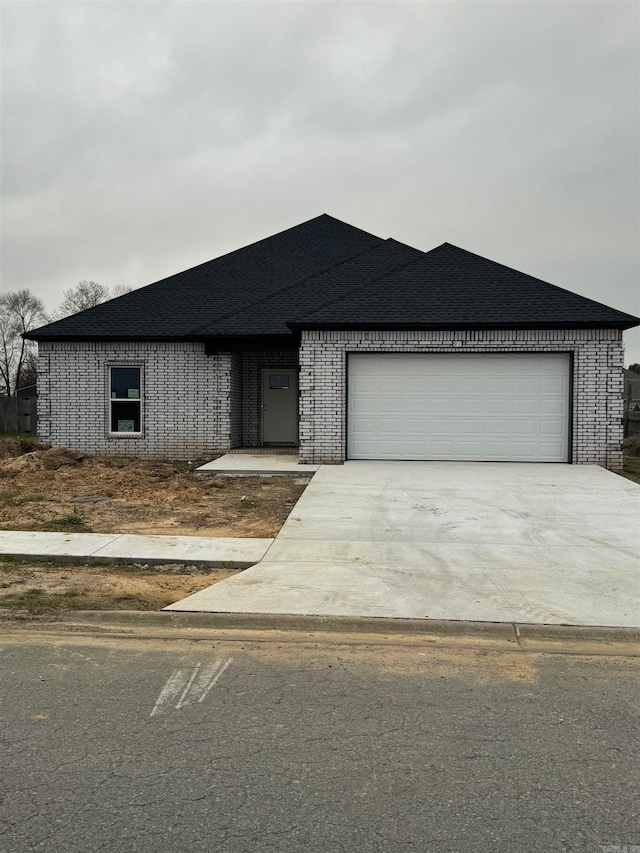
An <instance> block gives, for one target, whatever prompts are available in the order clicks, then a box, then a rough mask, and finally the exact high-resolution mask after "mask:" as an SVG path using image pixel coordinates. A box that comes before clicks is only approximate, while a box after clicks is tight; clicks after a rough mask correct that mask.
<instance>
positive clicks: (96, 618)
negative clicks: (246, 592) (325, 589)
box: [60, 610, 640, 654]
mask: <svg viewBox="0 0 640 853" xmlns="http://www.w3.org/2000/svg"><path fill="white" fill-rule="evenodd" d="M60 621H62V622H63V623H67V624H75V625H79V624H83V625H95V626H103V627H106V628H116V629H117V628H124V629H127V628H128V629H132V628H165V629H170V630H175V629H192V630H193V629H196V630H198V629H199V630H203V629H205V630H207V629H208V630H221V629H224V630H229V629H231V630H237V631H299V632H300V631H302V632H321V633H337V634H347V633H349V634H380V635H388V634H392V635H393V634H395V635H400V634H414V635H423V636H427V635H437V636H443V637H480V638H484V639H501V640H509V641H512V642H514V643H517V644H518V645H521V644H522V642H523V641H524V642H525V643H527V642H528V641H532V642H534V643H535V642H549V641H564V642H597V643H626V644H634V643H639V644H640V628H623V627H614V626H611V627H607V626H598V625H595V626H587V625H535V624H522V623H513V622H467V621H453V620H445V619H389V618H387V617H349V616H327V617H325V616H295V615H280V614H263V613H188V612H179V613H172V612H167V611H162V612H150V611H137V610H119V611H108V610H84V611H83V610H80V611H76V612H74V613H68V614H65V615H64V616H62V618H61V620H60ZM638 654H640V645H639V647H638Z"/></svg>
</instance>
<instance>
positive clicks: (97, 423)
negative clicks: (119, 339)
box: [38, 342, 297, 459]
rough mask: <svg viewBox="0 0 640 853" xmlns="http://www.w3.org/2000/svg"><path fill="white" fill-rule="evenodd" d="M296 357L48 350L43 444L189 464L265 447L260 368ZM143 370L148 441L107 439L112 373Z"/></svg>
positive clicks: (172, 347) (43, 352)
mask: <svg viewBox="0 0 640 853" xmlns="http://www.w3.org/2000/svg"><path fill="white" fill-rule="evenodd" d="M296 362H297V353H296V352H295V351H283V352H281V351H277V352H257V351H256V352H249V353H242V354H240V353H220V354H218V355H212V356H207V355H206V354H205V349H204V344H201V343H195V342H192V343H188V342H185V343H172V342H164V343H142V342H140V343H98V342H95V343H94V342H88V343H87V342H78V343H44V342H41V343H40V346H39V357H38V391H39V397H38V431H39V435H40V437H41V438H42V440H43V441H49V442H51V443H52V444H55V445H58V446H62V447H72V448H74V449H76V450H86V451H88V452H91V453H115V454H118V453H121V454H124V455H131V456H144V457H150V458H151V457H165V458H172V459H191V458H192V457H195V456H201V455H203V454H207V453H215V452H216V451H219V450H229V449H231V448H233V447H240V446H244V447H257V446H259V445H260V444H261V439H260V418H261V376H262V373H261V371H262V368H295V367H296ZM118 365H121V366H125V365H126V366H131V367H138V366H139V367H141V369H142V386H143V387H142V435H128V434H126V433H122V434H120V435H114V434H110V433H109V388H108V383H109V367H112V366H113V367H117V366H118Z"/></svg>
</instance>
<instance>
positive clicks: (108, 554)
mask: <svg viewBox="0 0 640 853" xmlns="http://www.w3.org/2000/svg"><path fill="white" fill-rule="evenodd" d="M272 542H273V539H230V538H229V539H223V538H220V539H210V538H209V537H205V536H136V535H132V534H123V533H39V532H36V531H33V532H32V531H22V530H2V531H0V555H3V554H4V555H11V556H14V557H21V558H25V559H29V558H30V557H31V558H34V559H35V558H39V559H46V560H56V561H59V562H62V561H63V560H75V561H78V560H80V559H83V560H88V561H93V562H105V563H110V562H113V563H116V562H120V563H123V562H124V563H132V562H135V563H147V564H149V565H153V564H156V565H157V564H162V563H181V564H183V565H197V566H209V567H210V568H220V569H222V568H224V569H246V568H247V567H248V566H252V565H254V563H257V562H258V561H259V560H261V559H262V558H263V557H264V555H265V554H266V553H267V550H268V548H269V546H270V545H271V544H272Z"/></svg>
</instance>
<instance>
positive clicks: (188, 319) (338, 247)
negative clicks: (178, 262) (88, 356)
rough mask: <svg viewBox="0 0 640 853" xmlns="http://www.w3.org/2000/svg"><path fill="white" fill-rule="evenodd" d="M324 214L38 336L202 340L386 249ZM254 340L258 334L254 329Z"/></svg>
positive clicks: (53, 325)
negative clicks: (271, 300)
mask: <svg viewBox="0 0 640 853" xmlns="http://www.w3.org/2000/svg"><path fill="white" fill-rule="evenodd" d="M382 242H384V241H382V240H381V239H380V237H376V236H374V235H373V234H369V233H367V232H366V231H362V230H361V229H360V228H355V227H353V226H352V225H348V224H346V223H345V222H341V221H340V220H338V219H334V218H333V217H332V216H327V215H326V214H323V215H322V216H318V217H316V218H315V219H311V220H309V221H308V222H304V223H302V224H301V225H297V226H295V227H294V228H289V229H288V230H286V231H282V232H280V233H279V234H276V235H274V236H272V237H268V238H266V239H264V240H260V241H259V242H257V243H253V244H251V245H250V246H246V247H244V248H242V249H238V250H237V251H235V252H231V253H230V254H228V255H223V256H222V257H220V258H216V259H215V260H212V261H208V262H207V263H204V264H200V265H199V266H197V267H193V268H192V269H189V270H186V271H185V272H181V273H178V274H176V275H172V276H170V277H169V278H165V279H163V280H162V281H158V282H156V283H155V284H150V285H147V287H144V288H141V289H140V290H135V291H133V292H132V293H128V294H126V295H125V296H121V297H119V298H118V299H114V300H111V301H109V302H105V303H103V304H102V305H98V306H96V307H95V308H90V309H88V310H87V311H83V312H81V313H79V314H74V315H72V316H71V317H66V318H65V319H63V320H59V321H58V322H56V323H51V324H50V325H48V326H44V327H42V328H41V329H38V330H36V331H35V332H34V333H32V334H31V335H30V337H33V338H36V339H38V340H47V339H52V338H71V339H72V338H89V339H90V338H92V337H95V338H102V339H105V338H112V339H117V338H129V339H135V338H154V337H158V338H163V337H172V338H180V337H185V338H189V337H194V336H197V335H198V334H199V332H198V331H197V330H198V329H202V328H204V329H206V328H207V327H208V326H209V325H211V326H213V325H215V323H216V321H217V320H218V319H219V318H220V317H222V316H225V315H228V314H229V313H230V312H234V311H238V310H240V309H241V308H243V307H244V306H246V305H251V304H253V303H255V302H256V301H258V300H260V299H265V298H267V297H269V296H270V295H271V294H272V293H277V292H279V291H281V290H282V289H283V288H287V287H290V286H291V285H293V284H295V283H296V282H301V281H305V280H306V279H308V278H309V277H310V276H314V275H318V274H320V273H322V272H324V271H325V270H327V269H330V268H332V267H334V266H336V265H337V264H339V263H341V262H343V261H345V260H348V259H349V258H353V257H355V256H357V255H359V254H361V253H363V252H366V251H367V250H368V249H371V248H373V247H374V246H377V245H379V244H380V243H382ZM246 333H247V334H251V331H250V330H247V332H246Z"/></svg>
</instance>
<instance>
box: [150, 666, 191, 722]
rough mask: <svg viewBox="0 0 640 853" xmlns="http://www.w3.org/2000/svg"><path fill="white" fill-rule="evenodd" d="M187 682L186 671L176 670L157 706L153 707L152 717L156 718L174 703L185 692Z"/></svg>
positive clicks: (168, 679)
mask: <svg viewBox="0 0 640 853" xmlns="http://www.w3.org/2000/svg"><path fill="white" fill-rule="evenodd" d="M187 681H188V677H187V674H186V672H185V671H184V669H174V670H173V672H172V673H171V675H170V676H169V678H167V681H166V683H165V685H164V687H163V688H162V690H161V691H160V695H159V696H158V698H157V700H156V704H155V705H154V706H153V711H152V712H151V715H150V716H152V717H155V715H156V714H159V713H160V711H161V710H162V708H163V707H164V706H165V705H166V704H168V703H169V702H173V700H174V699H175V698H176V696H178V695H179V694H180V692H181V691H182V690H184V686H185V684H186V683H187Z"/></svg>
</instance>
